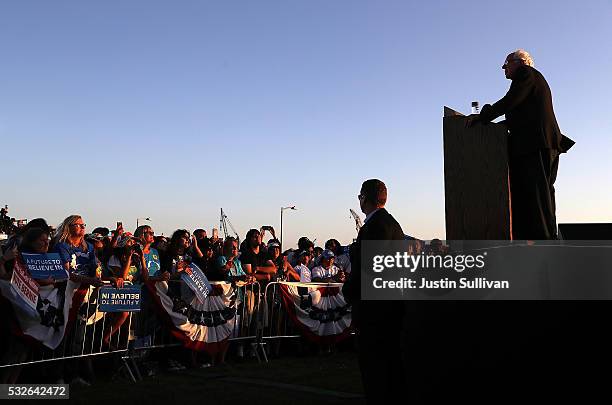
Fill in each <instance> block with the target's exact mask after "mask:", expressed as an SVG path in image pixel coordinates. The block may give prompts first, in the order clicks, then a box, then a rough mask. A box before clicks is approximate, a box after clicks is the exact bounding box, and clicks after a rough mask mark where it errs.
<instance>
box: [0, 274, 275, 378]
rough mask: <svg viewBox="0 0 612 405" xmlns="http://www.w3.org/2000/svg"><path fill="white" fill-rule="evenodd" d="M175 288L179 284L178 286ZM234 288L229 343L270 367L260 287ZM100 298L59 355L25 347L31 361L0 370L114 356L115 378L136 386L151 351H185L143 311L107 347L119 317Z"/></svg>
mask: <svg viewBox="0 0 612 405" xmlns="http://www.w3.org/2000/svg"><path fill="white" fill-rule="evenodd" d="M177 282H181V281H180V280H177ZM213 283H214V282H213ZM142 288H143V289H145V288H146V287H145V286H143V287H142ZM234 288H235V289H236V290H235V294H236V297H237V302H236V306H235V315H234V316H235V322H234V330H233V331H232V333H231V335H230V337H229V338H228V340H229V341H230V342H231V343H233V344H245V345H247V344H248V345H249V346H250V347H251V350H252V352H253V353H254V354H255V355H256V357H257V359H258V361H259V362H261V361H267V355H266V352H265V350H263V349H264V345H263V344H262V332H263V325H264V323H265V322H266V316H265V313H264V312H265V311H264V307H265V306H266V305H264V303H263V300H262V297H263V294H262V288H261V285H260V284H259V283H258V282H254V283H251V284H247V285H244V286H241V287H234ZM266 291H268V289H266ZM99 294H100V289H99V288H94V287H91V286H90V287H89V289H88V291H87V293H86V295H85V297H84V300H83V303H82V305H81V307H80V308H79V311H78V313H77V316H76V319H74V321H73V322H72V324H71V325H67V327H68V328H69V330H68V332H67V333H66V334H65V335H64V337H63V339H62V342H61V343H60V345H59V346H58V347H57V348H56V349H54V350H51V349H49V348H45V347H41V348H35V349H29V346H27V348H26V346H25V345H24V348H25V350H26V352H27V353H28V354H27V356H28V357H29V358H27V359H24V358H22V359H19V360H18V361H11V362H10V363H7V364H0V369H3V368H7V367H17V366H28V365H33V364H40V363H49V362H53V361H61V360H71V359H74V360H80V359H88V358H92V357H94V356H100V355H109V354H113V353H115V354H119V355H120V356H121V357H120V358H121V361H122V367H121V368H120V369H119V370H118V371H117V374H119V373H123V374H124V375H125V374H127V376H128V377H129V379H131V380H132V381H138V380H140V379H142V374H141V372H140V368H139V365H138V362H139V360H141V359H145V358H146V356H147V354H148V353H149V352H150V350H153V349H167V348H170V347H177V346H182V343H180V342H179V341H178V340H177V339H176V338H175V337H174V336H173V335H172V332H171V328H169V327H168V325H167V324H166V323H165V322H164V321H163V320H162V319H160V318H159V317H158V316H157V314H155V315H152V314H151V313H150V312H147V311H142V309H141V312H129V313H128V317H127V318H126V320H125V321H124V322H123V324H122V325H121V327H119V328H118V329H117V330H116V332H115V333H114V334H113V335H112V336H111V338H110V341H109V344H105V343H104V341H103V337H104V332H105V331H106V330H107V329H108V328H109V327H110V326H111V324H112V323H113V322H114V319H113V318H114V317H115V316H117V315H115V314H118V313H106V312H101V311H100V308H99V306H100V301H99ZM143 298H144V297H143ZM146 299H148V300H151V299H152V298H151V297H146ZM145 305H146V304H145ZM276 313H278V311H276ZM148 316H155V317H156V320H155V321H154V327H153V330H152V333H151V334H148V335H146V336H137V335H142V334H143V333H142V329H141V330H140V331H139V330H138V329H139V327H138V325H139V322H141V321H143V317H148ZM275 337H277V336H275Z"/></svg>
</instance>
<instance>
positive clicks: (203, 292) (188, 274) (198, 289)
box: [181, 263, 212, 302]
mask: <svg viewBox="0 0 612 405" xmlns="http://www.w3.org/2000/svg"><path fill="white" fill-rule="evenodd" d="M181 280H183V281H184V282H185V284H187V285H188V286H189V288H190V289H191V291H193V293H194V294H195V295H196V297H198V300H200V302H204V299H205V298H206V297H208V294H210V292H211V291H212V287H211V286H210V283H209V282H208V278H206V276H205V275H204V273H203V272H202V270H201V269H200V268H199V267H198V266H197V265H196V264H195V263H191V264H190V265H189V267H188V268H187V269H186V270H185V271H183V272H182V273H181Z"/></svg>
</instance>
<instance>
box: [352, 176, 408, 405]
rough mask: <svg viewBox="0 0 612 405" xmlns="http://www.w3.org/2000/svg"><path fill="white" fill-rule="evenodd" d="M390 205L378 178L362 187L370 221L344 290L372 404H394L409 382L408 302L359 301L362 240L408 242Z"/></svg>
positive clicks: (363, 208) (361, 235)
mask: <svg viewBox="0 0 612 405" xmlns="http://www.w3.org/2000/svg"><path fill="white" fill-rule="evenodd" d="M386 202H387V187H386V186H385V183H383V182H382V181H380V180H376V179H372V180H366V181H365V182H364V183H363V185H362V186H361V192H360V193H359V205H360V206H361V211H362V212H363V213H364V214H366V219H365V222H364V225H363V227H361V229H360V230H359V235H358V236H357V240H356V241H355V243H353V245H351V249H350V256H351V267H352V271H351V273H350V275H349V278H348V280H347V281H346V283H345V284H344V287H343V289H342V292H343V294H344V297H345V299H346V300H347V301H348V302H349V303H351V304H352V306H353V317H354V318H353V319H354V322H355V323H356V325H357V327H358V328H359V366H360V368H361V378H362V381H363V387H364V390H365V394H366V398H367V401H368V403H391V402H390V401H396V400H397V398H398V397H397V396H398V395H402V391H403V390H404V388H405V387H404V385H405V380H406V379H405V372H404V367H403V364H402V355H401V350H402V345H401V336H402V328H403V326H404V325H403V324H404V322H403V318H404V312H405V311H404V307H405V305H404V303H403V302H397V301H362V300H361V244H362V241H364V240H403V239H404V232H403V231H402V227H401V226H400V225H399V224H398V222H397V221H396V220H395V218H393V216H392V215H391V214H389V213H388V212H387V210H386V209H385V208H384V206H385V203H386Z"/></svg>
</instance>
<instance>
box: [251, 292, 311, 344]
mask: <svg viewBox="0 0 612 405" xmlns="http://www.w3.org/2000/svg"><path fill="white" fill-rule="evenodd" d="M281 294H282V293H281V291H280V282H278V281H274V282H270V283H268V285H266V289H265V294H264V303H263V304H262V305H261V314H260V315H261V324H260V326H261V340H260V345H261V346H262V347H264V348H266V350H267V353H269V354H272V355H277V356H278V355H279V352H280V345H281V340H283V339H298V338H300V337H301V335H300V334H299V333H298V332H297V329H296V328H295V326H294V325H293V323H292V322H291V320H290V319H289V317H288V316H287V313H286V311H285V307H284V304H283V298H282V295H281ZM264 353H265V350H264Z"/></svg>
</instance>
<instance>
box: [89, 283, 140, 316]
mask: <svg viewBox="0 0 612 405" xmlns="http://www.w3.org/2000/svg"><path fill="white" fill-rule="evenodd" d="M140 297H141V294H140V286H139V285H129V286H128V285H124V286H123V287H122V288H114V287H102V288H100V295H99V297H98V304H99V310H100V312H137V311H140Z"/></svg>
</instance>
